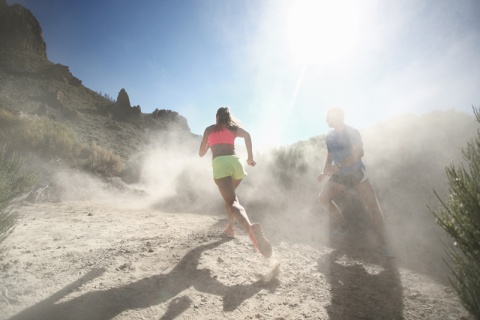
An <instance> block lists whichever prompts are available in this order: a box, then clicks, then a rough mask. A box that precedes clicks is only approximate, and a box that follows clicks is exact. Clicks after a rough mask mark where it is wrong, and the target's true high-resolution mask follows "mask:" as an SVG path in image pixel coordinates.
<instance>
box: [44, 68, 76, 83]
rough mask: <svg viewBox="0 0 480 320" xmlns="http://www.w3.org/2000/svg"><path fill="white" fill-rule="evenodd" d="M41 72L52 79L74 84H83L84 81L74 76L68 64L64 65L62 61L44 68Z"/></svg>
mask: <svg viewBox="0 0 480 320" xmlns="http://www.w3.org/2000/svg"><path fill="white" fill-rule="evenodd" d="M41 74H42V75H44V76H46V77H48V78H50V79H55V80H58V81H62V82H65V83H68V84H71V85H73V86H79V85H81V84H82V81H81V80H80V79H78V78H76V77H74V76H73V74H72V73H71V72H70V69H69V68H68V67H67V66H64V65H63V64H60V63H56V64H54V65H52V66H50V67H48V68H46V69H44V70H42V72H41Z"/></svg>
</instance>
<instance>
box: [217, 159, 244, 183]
mask: <svg viewBox="0 0 480 320" xmlns="http://www.w3.org/2000/svg"><path fill="white" fill-rule="evenodd" d="M212 167H213V178H214V179H221V178H225V177H232V178H233V179H234V180H240V179H243V177H245V176H246V175H247V172H246V171H245V168H244V167H243V164H242V162H241V161H240V158H239V157H238V156H236V155H233V156H219V157H215V158H214V159H213V161H212Z"/></svg>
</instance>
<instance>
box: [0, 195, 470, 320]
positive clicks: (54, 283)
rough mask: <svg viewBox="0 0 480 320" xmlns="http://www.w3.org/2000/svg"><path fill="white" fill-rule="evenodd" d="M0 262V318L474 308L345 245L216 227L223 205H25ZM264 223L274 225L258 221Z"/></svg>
mask: <svg viewBox="0 0 480 320" xmlns="http://www.w3.org/2000/svg"><path fill="white" fill-rule="evenodd" d="M19 210H21V213H22V215H23V217H22V218H21V220H20V222H19V224H18V226H17V228H16V229H15V230H14V232H13V234H12V235H11V236H10V237H9V238H8V239H7V240H6V241H5V243H4V245H6V246H8V248H9V250H8V251H7V252H6V255H5V257H4V258H3V260H2V262H1V264H0V279H1V284H0V289H1V292H0V309H1V310H2V311H1V312H0V319H11V320H18V319H35V320H39V319H45V320H47V319H48V320H54V319H336V320H340V319H342V320H343V319H469V318H468V314H467V313H466V311H465V310H464V309H463V307H462V306H461V305H460V303H459V302H458V300H457V298H456V296H455V294H454V292H453V291H452V290H451V289H450V288H448V287H446V286H445V285H443V284H440V283H438V282H436V281H434V280H432V279H431V278H429V277H427V276H424V275H420V274H416V273H413V272H411V271H408V270H404V269H399V268H398V266H397V265H396V263H395V259H393V260H392V259H383V258H378V257H377V258H372V256H368V257H367V256H365V257H362V253H360V254H356V255H354V254H351V253H350V252H349V250H348V248H343V249H342V248H337V249H333V248H329V247H325V246H320V245H318V246H316V247H314V246H311V245H307V244H300V243H295V242H293V241H292V242H274V250H275V254H274V257H273V258H271V259H264V258H263V257H262V256H261V255H260V254H255V253H254V252H253V250H252V247H251V245H250V242H249V240H248V237H247V235H246V234H245V233H244V232H242V231H239V230H237V237H236V238H235V239H232V240H229V239H226V238H224V237H222V235H221V232H222V230H223V226H224V223H225V220H224V217H223V216H211V215H197V214H187V213H185V214H179V213H175V214H173V213H162V212H159V211H155V210H151V209H139V208H138V207H136V208H134V207H129V206H126V205H119V204H117V205H109V204H99V203H93V202H64V203H60V204H26V205H24V206H21V207H19ZM265 229H266V230H265V232H266V234H268V233H269V232H270V233H272V232H273V230H271V229H268V227H266V228H265Z"/></svg>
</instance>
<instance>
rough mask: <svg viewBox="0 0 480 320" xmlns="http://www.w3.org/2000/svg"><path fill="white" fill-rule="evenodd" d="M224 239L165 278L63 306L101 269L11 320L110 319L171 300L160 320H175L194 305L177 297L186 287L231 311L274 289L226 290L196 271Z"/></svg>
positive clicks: (195, 251)
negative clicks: (204, 256)
mask: <svg viewBox="0 0 480 320" xmlns="http://www.w3.org/2000/svg"><path fill="white" fill-rule="evenodd" d="M225 241H228V240H225V239H222V240H219V241H215V242H211V243H207V244H205V245H201V246H198V247H196V248H194V249H192V250H190V251H189V252H188V253H187V254H186V255H185V256H184V257H183V258H182V260H181V261H180V262H179V263H178V264H177V265H176V266H175V267H174V268H173V269H172V270H171V271H170V272H169V273H167V274H159V275H155V276H151V277H147V278H144V279H142V280H139V281H137V282H133V283H131V284H129V285H126V286H123V287H118V288H111V289H107V290H98V291H92V292H88V293H85V294H83V295H81V296H78V297H75V298H73V299H71V300H68V301H65V302H59V303H58V301H60V300H61V299H62V298H64V297H66V296H67V295H68V294H69V293H71V292H72V291H74V290H75V289H76V288H78V287H80V286H82V285H83V284H85V283H87V282H89V281H91V280H93V279H95V278H97V277H99V276H101V275H102V274H103V272H104V270H102V269H95V270H92V271H90V272H89V273H87V274H86V275H84V276H83V277H82V278H80V279H78V280H77V281H75V282H73V283H71V284H70V285H68V286H67V287H65V288H63V289H62V290H60V291H58V292H56V293H55V294H53V295H52V296H50V297H48V298H47V299H45V300H43V301H41V302H39V303H37V304H36V305H34V306H32V307H30V308H28V309H26V310H24V311H22V312H20V313H19V314H17V315H15V316H13V317H12V318H10V320H27V319H29V320H30V319H32V320H33V319H35V320H47V319H48V320H60V319H61V320H64V319H79V320H81V319H89V320H93V319H99V320H101V319H102V320H103V319H112V318H114V317H115V316H117V315H118V314H120V313H122V312H124V311H126V310H130V309H142V308H148V307H150V306H155V305H159V304H161V303H164V302H166V301H168V300H170V299H172V298H173V299H172V300H171V301H170V303H169V305H168V307H167V311H166V313H165V314H164V315H163V316H162V315H158V317H159V318H160V319H174V318H175V317H177V316H179V315H180V314H182V313H183V312H184V311H185V310H187V309H188V308H189V307H190V306H191V304H192V300H191V299H190V298H189V297H188V296H186V295H180V294H181V293H182V291H184V290H186V289H188V288H189V287H194V288H195V289H196V290H198V291H200V292H204V293H208V294H214V295H218V296H221V297H222V298H223V310H224V311H233V310H235V309H236V308H237V307H238V306H239V305H240V304H241V303H242V302H243V301H245V300H247V299H249V298H251V297H252V296H254V295H255V294H256V293H258V292H259V291H260V290H261V289H263V288H267V289H269V290H275V288H276V287H277V286H278V285H279V283H278V280H273V281H272V282H269V283H265V282H262V281H257V282H254V283H251V284H245V285H243V284H242V285H235V286H226V285H224V284H223V283H221V282H220V281H218V280H217V279H215V278H213V277H212V276H211V275H210V272H211V271H210V270H209V269H198V263H199V259H200V257H201V254H202V252H204V251H206V250H211V249H213V248H215V247H217V246H219V245H220V244H222V243H224V242H225Z"/></svg>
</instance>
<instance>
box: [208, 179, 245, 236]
mask: <svg viewBox="0 0 480 320" xmlns="http://www.w3.org/2000/svg"><path fill="white" fill-rule="evenodd" d="M240 182H241V180H233V179H232V177H225V178H221V179H215V183H216V184H217V186H218V189H219V190H220V194H221V195H222V197H223V200H224V201H225V208H226V210H227V217H228V227H230V226H231V227H232V228H233V223H234V221H235V219H236V220H237V221H238V223H239V224H240V225H241V226H242V227H243V228H244V229H245V231H246V232H249V230H250V226H251V225H252V224H251V223H250V220H249V219H248V216H247V212H246V211H245V208H243V207H242V206H241V205H240V202H239V201H238V197H237V195H236V194H235V188H236V187H238V185H239V184H240Z"/></svg>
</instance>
